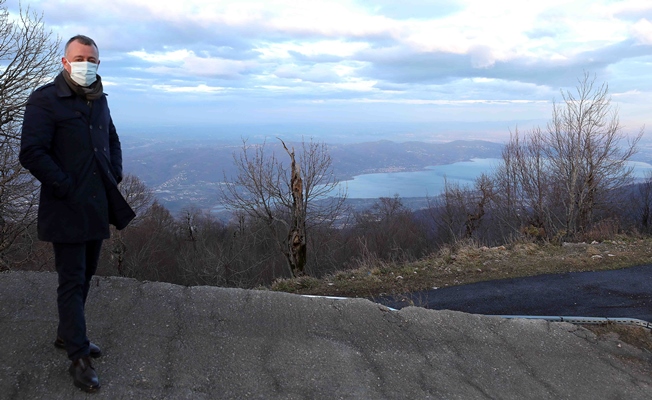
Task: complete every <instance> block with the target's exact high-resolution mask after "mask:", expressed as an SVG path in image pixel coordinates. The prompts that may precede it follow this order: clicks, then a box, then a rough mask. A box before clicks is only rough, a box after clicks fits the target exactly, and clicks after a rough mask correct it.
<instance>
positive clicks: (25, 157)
mask: <svg viewBox="0 0 652 400" xmlns="http://www.w3.org/2000/svg"><path fill="white" fill-rule="evenodd" d="M55 132H56V127H55V121H54V118H53V117H52V109H51V107H50V106H49V105H48V102H47V101H46V98H45V96H44V95H43V94H42V92H40V91H35V92H34V93H32V94H31V95H30V97H29V99H28V101H27V106H26V107H25V115H24V118H23V127H22V133H21V139H20V154H19V156H18V157H19V161H20V163H21V165H22V166H23V167H25V168H26V169H27V170H29V171H30V172H31V173H32V175H34V176H35V177H36V179H38V180H39V181H40V182H41V185H43V186H45V187H49V188H50V190H52V191H53V193H54V195H55V196H56V197H64V196H65V195H66V193H67V192H68V191H69V190H70V188H71V187H72V179H71V178H70V176H69V175H68V174H66V173H65V172H64V171H63V170H62V169H61V167H60V166H59V165H58V164H57V163H56V161H55V160H54V159H53V158H52V151H51V150H52V141H53V138H54V135H55Z"/></svg>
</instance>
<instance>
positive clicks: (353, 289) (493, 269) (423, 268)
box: [272, 236, 652, 297]
mask: <svg viewBox="0 0 652 400" xmlns="http://www.w3.org/2000/svg"><path fill="white" fill-rule="evenodd" d="M650 262H652V239H650V238H630V237H625V236H623V237H619V238H618V239H616V240H606V241H603V242H600V243H597V242H593V243H592V244H587V243H571V244H565V245H562V246H559V245H553V244H549V243H548V244H536V243H514V244H511V245H508V246H499V247H492V248H488V247H481V246H474V245H473V244H465V245H457V246H451V247H448V248H444V249H442V250H441V251H439V253H438V254H433V255H431V256H429V257H427V258H424V259H422V260H419V261H416V262H413V263H407V264H394V263H387V262H382V261H378V260H370V261H366V262H363V263H361V264H362V266H361V267H360V268H357V269H350V270H346V271H340V272H338V273H336V274H334V275H329V276H326V277H324V278H323V279H316V278H312V277H302V278H297V279H284V280H278V281H276V282H275V283H274V284H273V285H272V290H277V291H284V292H290V293H298V294H314V295H329V296H347V297H372V296H374V297H375V296H379V295H386V294H391V295H396V294H401V293H408V292H416V291H421V290H428V289H431V288H433V287H438V288H440V287H446V286H454V285H462V284H467V283H474V282H479V281H488V280H495V279H505V278H517V277H525V276H535V275H542V274H550V273H562V272H576V271H598V270H609V269H618V268H625V267H630V266H634V265H641V264H647V263H650Z"/></svg>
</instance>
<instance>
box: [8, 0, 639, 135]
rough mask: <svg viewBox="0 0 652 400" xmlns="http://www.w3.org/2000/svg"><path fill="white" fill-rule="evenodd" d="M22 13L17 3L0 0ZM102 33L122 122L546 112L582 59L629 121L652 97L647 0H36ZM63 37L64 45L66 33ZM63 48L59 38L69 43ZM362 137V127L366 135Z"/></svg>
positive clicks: (472, 128) (348, 121) (387, 120)
mask: <svg viewBox="0 0 652 400" xmlns="http://www.w3.org/2000/svg"><path fill="white" fill-rule="evenodd" d="M5 5H6V6H7V7H8V9H9V11H10V12H11V13H12V15H13V16H17V15H18V10H19V1H18V0H7V1H6V4H5ZM23 6H24V8H26V7H27V6H29V8H30V10H31V11H34V12H37V13H42V14H43V23H44V24H45V26H46V28H47V29H51V30H52V32H53V34H54V35H55V36H59V37H60V38H61V39H62V41H63V42H65V41H66V40H67V39H68V38H70V37H71V36H73V35H75V34H79V33H81V34H86V35H88V36H90V37H92V38H94V39H95V40H96V41H97V43H98V45H99V48H100V59H101V65H100V68H99V74H100V75H101V76H102V78H103V81H104V84H105V90H106V92H107V93H108V94H109V101H110V105H111V109H112V115H113V118H114V121H115V123H116V126H117V127H118V130H119V132H121V131H122V132H133V131H137V130H138V129H142V128H150V129H152V128H156V127H167V128H168V129H170V131H171V132H178V135H179V139H183V137H184V135H185V134H186V133H187V132H188V131H190V130H192V129H195V130H198V129H199V130H201V129H202V128H206V127H223V128H222V129H227V128H228V127H229V126H230V127H242V126H251V127H253V128H252V129H254V130H255V127H256V126H258V127H266V131H268V132H271V134H272V135H281V136H282V134H283V132H290V133H294V134H297V133H302V134H307V135H313V132H320V133H318V134H316V135H314V136H318V137H320V139H323V140H331V139H333V138H331V137H329V132H330V133H331V134H333V135H337V134H340V135H342V136H348V135H359V136H360V137H365V140H367V139H369V138H373V137H374V135H378V138H384V139H387V138H392V139H394V140H396V141H406V140H445V139H448V140H453V139H486V140H494V141H500V140H501V139H504V138H506V137H507V136H508V134H509V130H510V129H511V130H513V129H514V128H516V127H518V128H519V130H527V129H529V128H531V127H533V126H534V125H545V122H546V121H547V120H548V119H549V118H550V114H551V111H552V101H553V100H556V101H560V100H561V95H560V90H568V89H571V90H572V89H573V88H574V87H575V85H576V84H577V80H578V78H580V77H581V76H582V74H583V73H584V72H588V73H590V74H595V76H596V79H597V82H598V83H602V82H606V83H608V85H609V88H610V94H611V96H612V99H613V102H614V105H616V106H617V107H618V109H619V114H620V119H621V123H622V125H623V126H624V128H625V132H630V133H636V132H638V130H639V128H640V127H641V126H642V125H644V124H645V123H646V119H647V118H648V115H649V111H650V107H649V104H651V103H652V68H650V66H651V65H652V22H651V21H652V2H650V1H646V0H622V1H612V0H576V1H564V0H550V1H546V2H538V3H532V2H522V1H516V0H503V1H486V0H430V1H429V0H404V1H401V2H396V1H394V0H373V1H371V0H329V1H310V0H308V1H303V2H297V1H294V0H277V1H265V2H260V1H256V0H233V1H232V0H224V1H214V0H186V1H183V2H179V1H174V2H172V1H161V0H114V1H112V2H105V1H101V0H84V1H82V0H69V1H56V0H55V1H50V0H48V1H45V0H31V1H30V2H29V4H24V5H23ZM62 46H63V43H62ZM62 51H63V49H62ZM365 135H367V136H368V137H366V136H365Z"/></svg>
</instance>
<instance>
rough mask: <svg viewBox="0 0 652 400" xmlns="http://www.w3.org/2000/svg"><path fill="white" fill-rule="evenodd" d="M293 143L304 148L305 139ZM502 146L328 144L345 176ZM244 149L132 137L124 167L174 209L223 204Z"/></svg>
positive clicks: (481, 154) (447, 160) (485, 153)
mask: <svg viewBox="0 0 652 400" xmlns="http://www.w3.org/2000/svg"><path fill="white" fill-rule="evenodd" d="M287 144H288V146H294V147H295V148H298V147H300V143H287ZM267 146H268V150H269V151H270V152H272V151H273V152H276V154H279V157H281V159H284V158H286V157H287V155H286V154H285V151H284V150H283V148H282V146H281V144H280V143H279V142H277V141H269V142H267ZM502 148H503V145H501V144H498V143H493V142H488V141H482V140H474V141H465V140H455V141H451V142H447V143H425V142H404V143H396V142H392V141H388V140H382V141H377V142H366V143H355V144H329V145H328V150H329V154H330V156H331V158H332V161H333V169H334V172H335V175H336V176H337V178H338V179H340V180H347V179H351V178H352V177H353V176H356V175H362V174H369V173H376V172H399V171H416V170H421V169H424V168H425V167H427V166H433V165H443V164H451V163H454V162H458V161H468V160H471V159H472V158H499V157H500V156H501V151H502ZM241 149H242V148H241V146H234V145H226V144H224V143H216V142H211V141H200V140H194V141H182V140H179V141H171V140H154V139H140V140H136V139H133V138H130V139H129V140H123V158H124V170H125V173H130V174H134V175H136V176H138V177H139V178H140V179H141V180H142V181H143V182H144V183H145V184H147V185H148V186H149V187H151V188H152V189H154V190H155V192H156V194H157V197H158V198H159V200H160V201H161V202H162V203H163V204H164V205H166V206H167V207H168V208H170V210H171V211H178V210H179V209H181V208H183V207H185V206H188V205H191V204H192V205H195V206H198V207H200V208H206V209H210V208H212V207H215V206H216V205H218V204H219V200H218V199H219V185H220V184H221V183H222V182H224V176H225V175H226V177H227V179H229V178H230V177H231V176H233V175H234V174H235V173H236V171H235V167H234V163H233V156H234V154H235V155H236V156H238V155H239V154H240V152H241ZM288 161H289V160H288Z"/></svg>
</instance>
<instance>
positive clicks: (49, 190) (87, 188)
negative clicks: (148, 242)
mask: <svg viewBox="0 0 652 400" xmlns="http://www.w3.org/2000/svg"><path fill="white" fill-rule="evenodd" d="M19 158H20V163H21V164H22V165H23V166H24V167H25V168H27V169H28V170H29V171H30V172H31V173H32V174H33V175H34V176H35V177H36V179H38V180H39V181H40V182H41V197H40V203H39V209H38V223H37V226H38V237H39V239H41V240H44V241H48V242H61V243H80V242H85V241H89V240H98V239H107V238H109V223H111V224H113V225H115V226H116V227H117V228H118V229H122V228H124V227H125V226H127V224H128V223H129V222H130V221H131V220H132V219H133V218H134V217H135V214H134V212H133V210H132V209H131V207H129V204H127V202H126V201H125V199H124V197H123V196H122V194H120V191H119V189H118V183H119V182H120V181H121V180H122V150H121V148H120V140H119V139H118V134H117V132H116V129H115V126H114V125H113V121H112V120H111V114H110V112H109V107H108V103H107V101H106V95H103V96H102V97H101V98H99V99H97V100H94V101H92V105H89V103H88V102H87V101H86V99H85V98H84V97H81V96H78V95H77V94H76V93H75V92H73V91H72V90H71V89H70V87H69V86H68V84H67V83H66V81H65V79H64V77H63V75H62V74H59V75H58V76H57V77H56V78H55V79H54V82H52V83H49V84H47V85H45V86H42V87H40V88H38V89H36V90H35V91H34V92H33V93H32V94H31V96H30V97H29V100H28V101H27V106H26V108H25V117H24V119H23V130H22V136H21V148H20V157H19Z"/></svg>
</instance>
